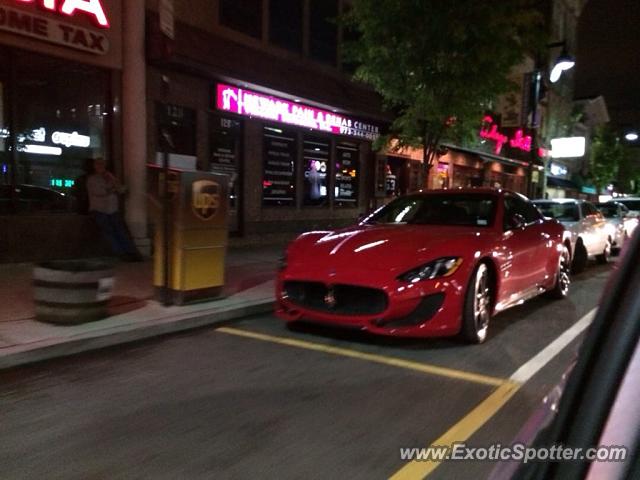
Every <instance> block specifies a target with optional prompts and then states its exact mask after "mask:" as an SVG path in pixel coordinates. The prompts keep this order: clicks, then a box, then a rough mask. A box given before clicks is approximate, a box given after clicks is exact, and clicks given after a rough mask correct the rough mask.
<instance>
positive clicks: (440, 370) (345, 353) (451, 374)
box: [216, 327, 505, 387]
mask: <svg viewBox="0 0 640 480" xmlns="http://www.w3.org/2000/svg"><path fill="white" fill-rule="evenodd" d="M216 331H217V332H222V333H227V334H230V335H236V336H238V337H246V338H252V339H254V340H262V341H264V342H270V343H277V344H279V345H287V346H289V347H296V348H304V349H306V350H313V351H315V352H322V353H330V354H333V355H340V356H342V357H349V358H356V359H359V360H365V361H368V362H373V363H379V364H383V365H389V366H392V367H398V368H404V369H407V370H413V371H415V372H421V373H426V374H429V375H438V376H441V377H448V378H454V379H457V380H464V381H467V382H473V383H479V384H482V385H491V386H494V387H499V386H502V385H503V384H504V383H505V379H502V378H497V377H490V376H487V375H481V374H478V373H471V372H465V371H462V370H456V369H453V368H446V367H438V366H435V365H429V364H424V363H419V362H412V361H410V360H403V359H401V358H395V357H387V356H384V355H376V354H373V353H365V352H358V351H356V350H349V349H346V348H340V347H333V346H330V345H323V344H320V343H313V342H308V341H306V340H297V339H294V338H286V337H276V336H274V335H267V334H264V333H257V332H251V331H248V330H241V329H237V328H230V327H220V328H217V329H216Z"/></svg>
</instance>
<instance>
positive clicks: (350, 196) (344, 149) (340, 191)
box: [334, 142, 360, 207]
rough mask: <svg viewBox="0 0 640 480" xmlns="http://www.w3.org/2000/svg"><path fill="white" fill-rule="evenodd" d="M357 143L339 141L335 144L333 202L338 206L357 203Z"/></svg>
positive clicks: (358, 169)
mask: <svg viewBox="0 0 640 480" xmlns="http://www.w3.org/2000/svg"><path fill="white" fill-rule="evenodd" d="M359 160H360V156H359V152H358V144H356V143H347V142H341V143H338V144H337V145H336V172H335V186H334V203H335V205H336V206H340V207H355V206H357V205H358V182H359V180H360V177H359V174H360V168H359Z"/></svg>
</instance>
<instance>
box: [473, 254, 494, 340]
mask: <svg viewBox="0 0 640 480" xmlns="http://www.w3.org/2000/svg"><path fill="white" fill-rule="evenodd" d="M490 317H491V288H490V286H489V270H488V269H487V266H486V265H485V264H480V265H479V266H478V270H477V271H476V278H475V290H474V297H473V318H474V320H475V327H476V334H477V335H478V340H479V341H480V342H482V341H484V339H485V338H486V336H487V328H488V327H489V319H490Z"/></svg>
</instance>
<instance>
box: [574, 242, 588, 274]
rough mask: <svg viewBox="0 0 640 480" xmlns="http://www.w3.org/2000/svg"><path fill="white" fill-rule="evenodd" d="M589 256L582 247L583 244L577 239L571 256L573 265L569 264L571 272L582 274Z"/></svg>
mask: <svg viewBox="0 0 640 480" xmlns="http://www.w3.org/2000/svg"><path fill="white" fill-rule="evenodd" d="M588 257H589V254H588V253H587V249H586V248H585V247H584V243H582V240H581V239H579V240H578V242H577V243H576V250H575V252H574V255H573V263H572V264H571V265H572V266H571V270H572V271H573V273H580V272H582V271H583V270H584V269H585V268H586V266H587V259H588Z"/></svg>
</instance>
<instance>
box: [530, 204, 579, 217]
mask: <svg viewBox="0 0 640 480" xmlns="http://www.w3.org/2000/svg"><path fill="white" fill-rule="evenodd" d="M535 205H536V207H538V209H539V210H540V211H541V212H542V214H543V215H544V216H545V217H551V218H555V219H556V220H559V221H561V222H577V221H578V220H580V212H579V211H578V204H577V203H563V202H536V203H535Z"/></svg>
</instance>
